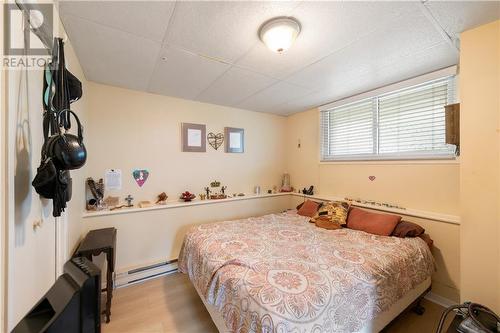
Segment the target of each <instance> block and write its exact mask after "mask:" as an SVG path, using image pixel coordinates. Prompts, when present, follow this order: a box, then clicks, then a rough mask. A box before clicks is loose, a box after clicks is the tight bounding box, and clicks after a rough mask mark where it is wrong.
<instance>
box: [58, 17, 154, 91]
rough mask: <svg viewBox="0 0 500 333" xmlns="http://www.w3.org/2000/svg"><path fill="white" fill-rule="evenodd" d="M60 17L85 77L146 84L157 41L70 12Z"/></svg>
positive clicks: (139, 85) (125, 84)
mask: <svg viewBox="0 0 500 333" xmlns="http://www.w3.org/2000/svg"><path fill="white" fill-rule="evenodd" d="M62 20H63V24H64V27H65V29H66V32H67V34H68V36H70V38H71V42H72V45H73V47H74V49H75V51H76V54H77V56H78V59H79V61H80V64H81V65H82V68H83V70H84V72H85V77H86V78H87V79H88V80H92V81H96V82H100V83H105V84H110V85H115V86H121V87H126V88H130V89H136V90H145V89H146V88H147V85H148V82H149V78H150V76H151V73H152V72H153V67H154V64H155V62H156V59H157V57H158V53H159V51H160V44H159V43H156V42H154V41H151V40H150V39H145V38H141V37H137V36H135V35H131V34H130V33H128V32H123V31H120V30H116V29H114V28H108V27H105V26H102V25H100V24H96V23H94V22H91V21H88V20H84V19H80V18H78V17H74V16H71V15H66V16H64V17H63V18H62Z"/></svg>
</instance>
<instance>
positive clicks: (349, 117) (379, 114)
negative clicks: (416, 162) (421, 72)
mask: <svg viewBox="0 0 500 333" xmlns="http://www.w3.org/2000/svg"><path fill="white" fill-rule="evenodd" d="M454 94H455V82H454V77H449V78H445V79H439V80H435V81H431V82H428V83H424V84H420V85H418V86H414V87H410V88H406V89H402V90H398V91H395V92H390V93H386V94H383V95H380V96H375V97H371V98H368V99H364V100H361V101H357V102H354V103H349V104H346V105H341V106H337V107H334V108H332V109H329V110H324V111H322V112H321V119H320V121H321V128H320V130H321V159H322V160H323V161H328V160H364V159H365V160H372V159H422V158H452V157H454V156H455V146H452V145H448V144H446V143H445V111H444V106H445V105H447V104H451V103H453V102H454V99H455V98H454Z"/></svg>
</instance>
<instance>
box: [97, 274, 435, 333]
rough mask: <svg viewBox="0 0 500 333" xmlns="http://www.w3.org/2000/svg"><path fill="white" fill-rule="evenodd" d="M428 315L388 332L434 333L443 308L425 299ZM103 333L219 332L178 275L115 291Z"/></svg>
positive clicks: (408, 316) (403, 319) (404, 318)
mask: <svg viewBox="0 0 500 333" xmlns="http://www.w3.org/2000/svg"><path fill="white" fill-rule="evenodd" d="M423 305H424V306H425V308H426V311H425V313H424V315H422V316H418V315H416V314H414V313H412V312H408V313H405V314H403V315H401V316H400V317H398V319H397V320H395V321H394V322H392V323H391V324H390V325H389V326H388V327H387V328H385V329H384V331H383V332H384V333H403V332H405V333H417V332H418V333H434V332H435V331H436V326H437V323H438V321H439V318H440V316H441V313H442V311H443V310H444V308H443V307H441V306H439V305H437V304H434V303H432V302H429V301H427V300H424V302H423ZM102 332H103V333H177V332H179V333H184V332H186V333H198V332H199V333H217V328H216V327H215V325H214V324H213V322H212V320H211V318H210V315H209V314H208V312H207V310H206V309H205V306H204V305H203V303H202V301H201V300H200V298H199V296H198V294H197V293H196V290H195V289H194V287H193V286H192V285H191V282H190V281H189V279H188V277H187V275H184V274H181V273H174V274H171V275H167V276H164V277H161V278H157V279H153V280H149V281H146V282H144V283H141V284H137V285H133V286H130V287H125V288H120V289H117V290H115V292H114V294H113V303H112V307H111V322H110V323H109V324H106V323H105V322H104V320H103V323H102Z"/></svg>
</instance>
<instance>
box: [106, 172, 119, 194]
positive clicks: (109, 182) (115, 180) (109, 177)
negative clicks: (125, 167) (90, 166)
mask: <svg viewBox="0 0 500 333" xmlns="http://www.w3.org/2000/svg"><path fill="white" fill-rule="evenodd" d="M104 184H105V186H106V189H108V190H117V191H120V190H121V189H122V171H121V170H120V169H108V170H106V171H105V172H104Z"/></svg>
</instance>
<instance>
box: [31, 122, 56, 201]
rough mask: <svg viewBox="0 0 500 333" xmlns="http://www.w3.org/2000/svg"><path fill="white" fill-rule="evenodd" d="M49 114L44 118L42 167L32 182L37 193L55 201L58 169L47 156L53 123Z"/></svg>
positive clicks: (38, 169)
mask: <svg viewBox="0 0 500 333" xmlns="http://www.w3.org/2000/svg"><path fill="white" fill-rule="evenodd" d="M50 118H51V116H50V113H49V112H45V114H44V116H43V137H44V142H43V146H42V156H41V159H40V166H39V167H38V168H37V170H36V176H35V178H34V179H33V181H32V182H31V185H32V186H33V187H34V188H35V191H36V193H38V194H40V195H41V196H42V197H44V198H47V199H53V198H54V196H55V192H56V186H57V177H58V175H57V173H58V172H57V169H56V166H55V164H54V161H53V160H52V158H51V157H49V156H47V150H46V147H47V141H48V137H49V126H50V122H51V119H50Z"/></svg>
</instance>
